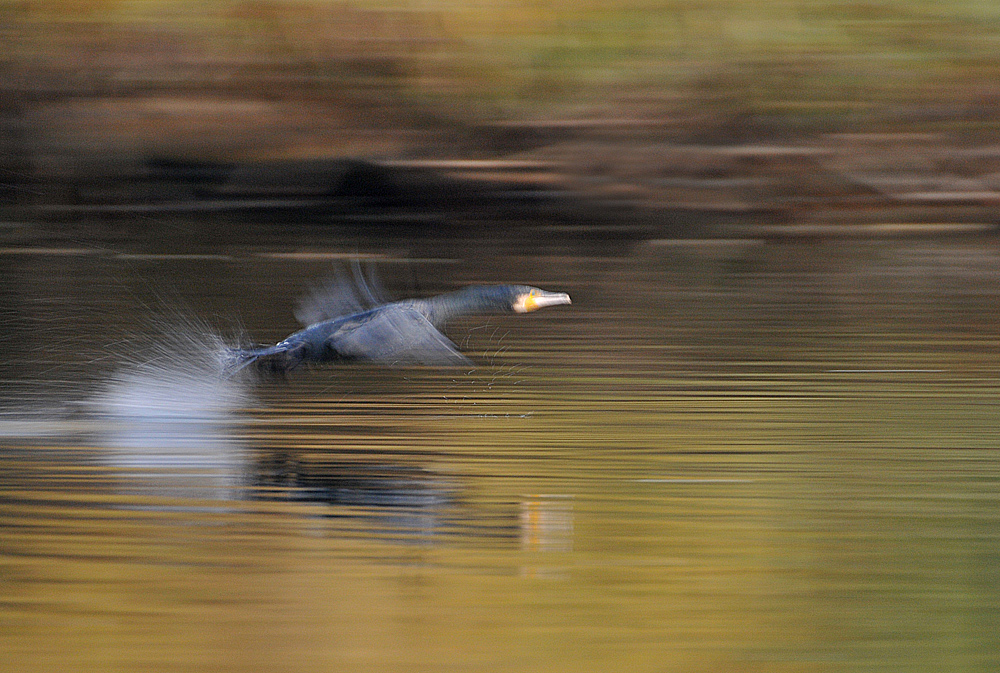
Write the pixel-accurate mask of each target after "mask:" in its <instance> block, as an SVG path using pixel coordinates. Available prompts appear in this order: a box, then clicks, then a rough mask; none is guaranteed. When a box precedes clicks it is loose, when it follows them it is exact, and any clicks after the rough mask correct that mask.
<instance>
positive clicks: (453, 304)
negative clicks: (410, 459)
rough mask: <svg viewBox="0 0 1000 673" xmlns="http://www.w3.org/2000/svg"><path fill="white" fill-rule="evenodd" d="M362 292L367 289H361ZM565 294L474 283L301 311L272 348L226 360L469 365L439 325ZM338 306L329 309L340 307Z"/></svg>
mask: <svg viewBox="0 0 1000 673" xmlns="http://www.w3.org/2000/svg"><path fill="white" fill-rule="evenodd" d="M366 291H367V288H366ZM369 296H371V294H370V293H369ZM569 303H570V298H569V295H568V294H566V293H565V292H546V291H545V290H539V289H538V288H537V287H530V286H527V285H474V286H471V287H467V288H465V289H462V290H458V291H456V292H449V293H447V294H442V295H438V296H436V297H430V298H428V299H406V300H404V301H397V302H393V303H387V304H381V305H378V306H374V307H372V308H369V309H367V310H362V311H358V312H352V313H350V314H346V315H340V316H338V317H330V318H328V319H322V320H314V319H315V318H317V317H323V312H319V313H317V312H316V311H314V310H309V311H305V312H303V313H304V314H305V315H304V316H303V317H304V318H306V319H305V320H303V322H306V323H307V324H308V323H311V324H308V327H306V328H305V329H303V330H301V331H298V332H295V333H294V334H292V335H290V336H289V337H287V338H286V339H285V340H284V341H281V342H279V343H277V344H275V345H274V346H267V347H262V348H250V349H234V350H232V351H230V357H231V362H232V364H233V365H234V366H236V367H239V368H242V367H245V366H247V365H250V364H253V365H254V366H255V367H256V368H257V369H259V370H261V371H266V372H277V373H284V372H289V371H291V370H292V369H294V368H295V367H297V366H299V365H300V364H302V363H303V362H335V361H348V360H367V361H372V362H381V363H385V364H408V365H441V366H469V365H472V361H471V360H469V359H468V358H467V357H465V356H464V355H462V354H461V353H460V352H459V351H458V347H457V346H455V344H454V343H452V341H451V340H450V339H448V337H446V336H445V335H444V334H442V333H441V331H440V330H441V329H443V328H444V326H445V325H446V324H447V323H448V322H449V321H450V320H452V319H453V318H457V317H460V316H466V315H484V314H497V313H528V312H529V311H534V310H536V309H540V308H543V307H545V306H555V305H557V304H569ZM342 309H343V306H342V305H338V306H337V307H336V309H335V310H342Z"/></svg>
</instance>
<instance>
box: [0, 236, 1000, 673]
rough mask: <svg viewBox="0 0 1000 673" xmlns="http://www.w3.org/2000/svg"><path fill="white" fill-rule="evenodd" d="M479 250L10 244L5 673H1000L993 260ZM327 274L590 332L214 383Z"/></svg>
mask: <svg viewBox="0 0 1000 673" xmlns="http://www.w3.org/2000/svg"><path fill="white" fill-rule="evenodd" d="M479 233H481V232H478V233H477V237H464V236H460V237H457V238H454V239H449V240H431V239H426V238H422V237H418V238H414V237H407V236H406V235H402V234H399V235H394V236H390V237H388V238H387V239H386V240H383V241H371V240H368V239H362V238H350V237H346V238H337V237H334V236H332V235H329V236H327V235H324V234H322V232H318V231H316V230H310V231H299V233H298V234H296V236H291V237H290V236H282V237H278V236H276V235H271V236H270V237H269V236H268V235H265V234H262V233H260V232H257V234H255V235H254V236H253V237H248V238H247V239H245V240H243V241H240V242H237V243H233V242H232V241H227V242H225V243H213V242H210V241H209V242H206V241H204V240H198V241H195V242H192V243H190V245H188V246H187V247H185V246H184V245H183V244H175V245H174V246H173V248H172V249H170V250H167V251H166V252H163V251H162V250H160V249H158V248H157V247H156V246H155V245H153V244H151V243H144V242H143V239H142V238H141V237H136V238H134V239H126V241H125V243H122V242H121V241H119V242H117V243H115V244H114V245H111V244H109V245H107V246H105V247H102V248H95V247H81V246H75V245H67V246H60V247H59V248H58V249H48V250H39V249H38V248H37V247H34V248H32V247H31V246H28V248H29V249H25V248H23V247H12V248H8V249H6V250H4V251H2V253H0V254H2V256H0V260H2V263H0V311H2V313H0V315H2V319H3V322H4V324H5V330H4V333H3V339H2V342H0V349H2V352H3V354H4V357H3V362H2V364H0V375H2V377H3V380H4V392H3V400H4V401H3V413H2V415H0V525H2V529H0V530H2V536H3V537H2V546H0V578H2V584H0V586H2V592H0V651H2V652H4V653H5V658H6V664H5V668H6V670H11V671H15V670H16V671H53V670H75V671H153V670H164V671H168V670H169V671H197V670H205V671H267V670H281V671H380V670H381V671H444V670H463V671H466V670H467V671H481V670H498V671H609V670H623V669H626V668H627V669H628V670H634V671H694V672H700V671H796V672H799V671H869V670H891V671H932V670H936V671H955V670H984V671H985V670H994V669H995V668H996V667H997V666H998V665H1000V655H998V654H997V653H998V652H1000V636H998V633H1000V628H998V627H1000V509H998V504H1000V502H998V501H1000V496H998V487H1000V456H998V454H997V452H996V450H995V449H996V446H997V445H998V441H997V439H996V433H995V431H994V428H995V425H996V420H995V419H996V415H997V413H996V412H997V400H998V392H1000V390H998V389H1000V379H998V377H997V374H996V372H997V364H998V356H1000V353H998V345H1000V343H998V337H997V313H996V309H995V307H996V305H997V299H998V295H1000V271H998V269H1000V245H998V244H997V243H996V242H995V241H993V240H991V239H955V240H950V241H948V240H942V241H930V240H894V241H846V240H840V241H831V242H816V241H806V242H798V243H796V242H767V241H725V242H704V241H702V242H691V241H683V242H668V241H626V242H623V241H617V242H599V241H589V242H587V241H580V240H577V239H573V238H566V237H565V236H566V234H563V233H559V232H554V231H549V230H546V229H544V228H535V229H527V230H522V231H519V232H518V234H517V235H516V236H514V235H512V236H500V237H498V238H490V237H486V239H485V242H484V240H483V239H482V238H480V237H479V236H478V234H479ZM343 254H349V255H352V254H360V255H361V256H362V257H365V256H367V257H368V258H369V259H372V258H374V259H375V260H376V263H375V268H376V269H378V271H379V273H380V275H382V277H383V279H384V281H385V284H386V286H387V288H388V289H389V290H390V291H392V292H394V293H395V294H397V295H398V296H406V295H408V294H420V295H424V294H431V293H435V292H438V291H446V290H449V289H453V288H455V287H459V286H462V285H464V284H467V283H473V282H525V283H531V284H533V285H538V286H540V287H543V288H546V289H551V290H564V291H568V292H570V293H571V294H572V296H573V301H574V303H573V305H572V306H566V307H557V308H553V309H548V310H545V311H540V312H538V313H534V314H531V315H528V316H505V317H499V318H489V319H475V320H469V321H466V322H465V323H463V324H462V325H460V326H457V327H456V328H455V329H453V330H451V331H450V333H451V335H452V336H453V337H454V339H455V341H456V342H460V343H463V344H464V345H465V346H466V348H467V350H468V351H469V353H470V354H471V356H472V357H473V358H474V359H475V360H476V361H477V362H479V363H481V365H482V366H481V367H479V368H478V369H476V370H474V371H472V372H464V371H436V370H430V369H413V368H411V369H399V370H385V369H379V368H374V367H326V368H315V369H312V370H303V371H298V372H296V373H294V374H293V375H292V376H291V377H290V378H289V379H288V380H287V381H273V382H263V383H257V384H254V383H253V382H250V381H246V380H241V379H236V380H233V379H222V378H220V377H219V376H218V372H217V369H216V361H215V360H213V356H212V354H213V353H214V352H216V349H217V347H218V343H219V341H218V340H219V339H223V340H228V342H230V343H232V342H235V341H236V340H241V341H249V340H255V341H261V342H267V341H274V340H277V339H279V338H281V337H283V336H284V335H286V334H287V333H289V332H291V331H293V330H294V329H295V328H296V325H295V323H294V319H293V317H292V310H293V308H294V299H295V297H297V296H298V295H299V294H301V293H302V292H303V291H305V289H306V288H308V287H309V285H310V284H311V283H312V282H314V281H315V280H317V279H319V278H322V277H323V276H324V275H326V274H329V272H330V269H331V263H332V262H331V259H335V258H337V257H338V256H341V255H343Z"/></svg>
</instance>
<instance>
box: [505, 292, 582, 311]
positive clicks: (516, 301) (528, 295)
mask: <svg viewBox="0 0 1000 673" xmlns="http://www.w3.org/2000/svg"><path fill="white" fill-rule="evenodd" d="M510 288H511V290H512V292H511V294H512V299H511V309H512V310H513V311H514V312H515V313H530V312H531V311H537V310H538V309H540V308H545V307H546V306H557V305H558V304H571V303H573V302H572V301H571V300H570V298H569V295H568V294H566V293H565V292H546V291H545V290H539V289H538V288H537V287H530V286H528V285H513V286H510Z"/></svg>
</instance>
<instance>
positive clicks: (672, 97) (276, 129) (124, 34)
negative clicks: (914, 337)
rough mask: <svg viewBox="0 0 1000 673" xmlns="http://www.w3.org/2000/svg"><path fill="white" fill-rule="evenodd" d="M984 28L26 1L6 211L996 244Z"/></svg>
mask: <svg viewBox="0 0 1000 673" xmlns="http://www.w3.org/2000/svg"><path fill="white" fill-rule="evenodd" d="M971 11H973V10H969V9H962V6H960V5H958V4H954V5H952V4H949V3H945V5H944V6H938V5H935V6H933V7H932V6H931V4H929V3H909V4H908V5H907V4H906V3H888V4H886V5H885V6H883V7H882V11H881V13H876V14H872V13H871V12H868V11H862V8H860V6H858V7H855V6H850V7H841V8H839V9H838V10H837V11H834V10H833V9H831V8H830V7H827V5H825V4H823V3H813V2H805V3H800V4H799V5H797V6H796V8H795V11H792V12H790V13H789V12H787V11H785V10H780V8H770V7H765V6H756V5H753V6H752V7H751V8H750V9H746V8H743V9H740V8H739V7H737V6H735V5H732V4H730V3H725V2H721V0H720V1H718V2H705V3H696V4H690V5H676V6H675V5H669V6H667V7H659V8H652V7H648V6H645V5H635V6H633V5H631V4H629V3H625V4H624V5H607V6H605V5H601V4H599V3H598V4H588V5H587V6H585V7H579V6H576V5H573V6H570V5H567V6H565V7H564V6H562V5H561V4H558V3H556V4H549V5H544V6H543V5H538V4H527V3H515V4H511V5H505V6H503V7H498V8H493V9H487V8H484V7H480V6H478V5H463V4H460V5H437V4H434V3H424V4H421V5H419V6H417V5H403V4H397V5H383V4H378V3H373V2H360V3H354V4H336V5H325V4H319V3H310V2H305V3H296V4H283V3H272V2H253V3H251V2H242V3H216V2H209V3H207V4H201V5H197V6H196V5H193V4H192V5H191V6H190V7H184V6H174V5H168V4H167V3H157V2H154V3H146V4H144V5H143V6H142V7H141V8H140V7H139V6H135V7H132V6H129V5H121V6H119V5H115V4H107V3H96V2H82V3H74V4H59V3H50V4H30V5H29V4H25V5H15V6H10V7H8V8H7V9H6V10H5V11H4V12H2V13H0V33H2V34H3V35H4V36H5V37H6V38H8V39H7V42H8V44H9V45H11V48H10V50H9V51H8V53H7V54H6V56H5V57H3V58H2V59H0V74H2V75H3V77H2V79H0V150H2V152H0V156H2V157H3V158H2V159H0V172H2V174H3V175H4V176H5V178H4V180H3V184H2V186H0V216H3V219H7V220H12V219H35V218H38V219H55V220H62V219H66V218H70V219H79V218H86V217H88V216H90V215H91V214H100V215H102V216H103V215H116V214H122V215H126V216H131V215H135V214H150V213H154V214H155V213H161V212H164V213H185V212H215V211H240V212H271V211H275V210H277V211H283V212H287V211H291V212H299V213H302V214H304V215H309V214H314V213H324V214H328V213H331V212H332V213H333V214H334V216H335V217H336V216H338V215H344V216H347V217H351V216H355V215H357V214H358V213H361V212H365V211H366V209H368V210H370V209H372V208H375V209H376V210H377V209H383V210H386V209H396V210H399V209H409V210H410V211H416V212H419V211H421V210H433V211H439V210H450V211H454V212H458V213H461V215H462V216H464V217H473V218H475V217H476V213H477V211H484V210H489V211H490V212H491V214H496V213H497V212H499V213H506V214H510V216H511V217H510V219H511V220H512V221H513V220H517V219H525V218H527V217H532V218H534V217H538V216H541V217H542V218H554V219H556V220H565V221H568V222H570V221H571V222H578V223H579V224H581V225H582V226H586V225H588V224H595V225H607V224H609V223H611V224H615V223H617V224H628V223H634V222H638V223H640V224H641V225H642V226H644V227H646V228H648V229H650V230H652V233H653V234H655V235H657V236H662V237H672V236H687V235H691V234H692V233H696V234H698V235H707V236H712V235H730V234H732V233H733V232H735V231H737V230H738V229H739V228H740V227H744V228H745V227H757V228H758V233H760V232H767V231H777V230H774V229H773V228H774V227H782V226H791V227H799V228H800V230H801V227H806V228H807V229H806V230H807V231H812V232H814V233H815V232H818V231H827V230H829V231H830V232H833V233H837V232H838V231H839V232H850V231H855V230H853V229H850V228H844V229H838V227H840V226H841V225H852V226H855V227H856V226H857V225H862V226H863V225H889V224H891V225H895V226H894V227H893V228H890V229H885V228H883V229H879V228H878V227H870V228H869V229H868V230H867V231H868V232H869V233H872V232H874V233H878V232H880V231H881V232H882V233H885V232H886V231H892V232H896V233H899V232H900V231H902V229H900V226H901V225H907V226H910V227H912V230H914V231H919V230H920V229H921V227H922V226H925V225H934V227H935V228H936V229H935V231H936V232H937V233H940V231H941V226H942V225H946V224H955V225H961V226H960V227H959V228H958V229H959V230H961V231H967V230H968V229H969V227H972V226H973V225H978V226H979V228H980V229H992V228H993V227H994V226H995V224H996V218H995V214H994V211H995V207H996V205H997V203H998V202H1000V145H998V144H997V143H996V140H995V137H996V131H997V130H998V129H1000V104H998V101H1000V95H998V92H1000V89H997V86H996V84H995V82H996V81H997V77H996V74H997V73H1000V56H998V55H996V54H995V53H994V51H995V50H993V48H992V44H993V43H992V41H991V39H990V37H989V36H990V35H991V26H992V17H991V16H990V15H988V13H984V14H982V15H981V16H980V15H975V14H972V15H969V14H968V12H971ZM959 27H961V28H962V30H961V31H959V30H958V28H959ZM779 29H780V30H779ZM781 31H784V32H781ZM734 227H735V229H734ZM809 227H812V229H808V228H809ZM769 228H770V229H769ZM825 228H827V229H825ZM787 231H788V232H793V231H795V229H791V228H789V229H788V230H787Z"/></svg>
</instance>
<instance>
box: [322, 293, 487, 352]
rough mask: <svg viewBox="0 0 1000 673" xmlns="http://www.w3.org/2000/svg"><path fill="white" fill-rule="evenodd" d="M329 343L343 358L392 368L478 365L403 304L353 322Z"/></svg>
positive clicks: (423, 318)
mask: <svg viewBox="0 0 1000 673" xmlns="http://www.w3.org/2000/svg"><path fill="white" fill-rule="evenodd" d="M327 344H328V345H329V346H330V347H331V348H332V349H333V350H335V351H336V352H337V353H338V354H339V355H340V356H341V357H344V358H350V359H360V360H373V361H375V362H382V363H384V364H389V365H433V366H438V367H471V366H474V365H473V363H472V360H470V359H469V358H467V357H465V356H464V355H462V354H461V353H460V352H459V351H458V347H457V346H455V344H454V343H452V341H451V340H450V339H449V338H448V337H446V336H445V335H444V334H441V332H439V331H438V330H437V328H436V327H434V325H432V324H431V323H430V321H429V320H427V318H425V317H424V316H423V315H422V314H420V313H419V312H418V311H415V310H413V309H412V308H408V307H405V306H399V305H390V306H387V307H385V308H384V309H381V310H377V311H373V312H371V313H370V314H367V315H365V316H363V317H360V318H359V319H358V320H349V321H348V322H346V323H345V324H344V325H343V326H341V328H340V329H338V330H337V331H336V332H334V333H333V334H332V335H330V337H329V339H328V340H327Z"/></svg>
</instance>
